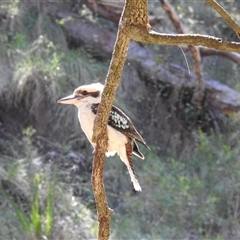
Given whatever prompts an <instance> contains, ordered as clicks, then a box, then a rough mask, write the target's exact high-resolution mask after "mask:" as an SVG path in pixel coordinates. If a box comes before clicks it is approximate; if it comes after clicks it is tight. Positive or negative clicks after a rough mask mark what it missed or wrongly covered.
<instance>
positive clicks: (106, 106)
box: [92, 14, 130, 240]
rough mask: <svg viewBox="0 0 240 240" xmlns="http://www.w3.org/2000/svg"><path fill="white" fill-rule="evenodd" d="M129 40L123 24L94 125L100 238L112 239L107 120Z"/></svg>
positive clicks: (94, 163) (102, 239) (101, 239)
mask: <svg viewBox="0 0 240 240" xmlns="http://www.w3.org/2000/svg"><path fill="white" fill-rule="evenodd" d="M123 15H124V14H123ZM120 21H121V19H120ZM129 43H130V38H128V37H127V36H126V35H125V34H124V33H123V31H122V28H121V27H119V30H118V34H117V39H116V43H115V46H114V50H113V54H112V60H111V62H110V66H109V70H108V74H107V78H106V83H105V87H104V91H103V94H102V101H101V103H100V105H99V108H98V113H97V117H96V120H95V124H94V128H93V133H94V135H93V139H92V140H93V142H96V148H95V153H94V159H93V172H92V184H93V189H94V196H95V200H96V205H97V211H98V221H99V231H98V239H100V240H107V239H109V236H110V221H111V215H112V210H111V209H110V208H109V207H108V204H107V199H106V194H105V189H104V183H103V172H104V161H105V153H106V152H107V145H108V137H107V122H108V118H109V114H110V110H111V107H112V104H113V101H114V96H115V92H116V90H117V87H118V86H119V83H120V79H121V74H122V69H123V66H124V63H125V60H126V56H127V50H128V46H129Z"/></svg>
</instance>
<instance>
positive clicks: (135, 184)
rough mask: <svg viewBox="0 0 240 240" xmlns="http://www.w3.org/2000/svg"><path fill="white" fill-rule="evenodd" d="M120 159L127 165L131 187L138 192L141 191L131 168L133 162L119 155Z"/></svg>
mask: <svg viewBox="0 0 240 240" xmlns="http://www.w3.org/2000/svg"><path fill="white" fill-rule="evenodd" d="M120 158H121V160H122V161H123V162H124V163H125V164H126V166H127V169H128V172H129V174H130V178H131V181H132V183H133V187H134V189H135V190H136V191H138V192H141V191H142V188H141V186H140V184H139V182H138V180H137V178H136V175H135V172H134V169H133V164H132V159H131V158H129V159H125V158H123V157H120Z"/></svg>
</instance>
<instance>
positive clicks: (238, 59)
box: [199, 47, 240, 65]
mask: <svg viewBox="0 0 240 240" xmlns="http://www.w3.org/2000/svg"><path fill="white" fill-rule="evenodd" d="M199 51H200V53H201V56H202V57H205V56H212V55H218V56H221V57H225V58H228V59H230V60H231V61H233V62H235V63H237V64H238V65H240V54H238V53H233V52H223V51H218V50H215V49H212V48H205V47H200V48H199Z"/></svg>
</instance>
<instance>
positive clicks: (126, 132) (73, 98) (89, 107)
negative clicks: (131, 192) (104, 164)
mask: <svg viewBox="0 0 240 240" xmlns="http://www.w3.org/2000/svg"><path fill="white" fill-rule="evenodd" d="M103 87H104V86H103V85H102V84H101V83H92V84H89V85H83V86H80V87H78V88H77V89H75V90H74V92H73V94H72V95H70V96H68V97H65V98H62V99H60V100H58V103H62V104H74V105H75V106H76V107H77V108H78V119H79V122H80V125H81V128H82V130H83V132H84V133H85V134H86V136H87V138H88V140H89V141H90V143H91V144H92V146H93V148H95V143H93V142H92V135H93V125H94V120H95V117H96V114H97V109H98V106H99V103H100V101H101V97H102V92H103ZM107 134H108V147H107V152H106V156H107V157H108V156H113V155H114V154H115V153H117V154H118V155H119V157H120V158H121V160H122V161H123V162H124V163H125V164H126V166H127V168H128V171H129V174H130V177H131V181H132V182H133V186H134V189H135V190H136V191H141V187H140V185H139V183H138V180H137V178H136V175H135V172H134V169H133V164H132V154H134V155H136V156H137V157H139V158H141V159H144V156H143V154H142V153H141V152H140V151H139V149H138V146H137V142H139V143H141V144H143V145H144V146H145V147H147V148H149V147H148V146H147V144H146V143H145V141H144V140H143V138H142V137H141V135H140V134H139V133H138V131H137V130H136V128H135V127H134V125H133V123H132V121H131V120H130V119H129V117H128V116H126V114H125V113H123V112H122V111H121V110H120V109H119V108H117V107H116V106H112V109H111V112H110V116H109V120H108V125H107Z"/></svg>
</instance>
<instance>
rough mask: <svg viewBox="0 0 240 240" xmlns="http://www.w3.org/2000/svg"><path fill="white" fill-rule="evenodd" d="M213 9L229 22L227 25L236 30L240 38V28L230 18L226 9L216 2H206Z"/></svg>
mask: <svg viewBox="0 0 240 240" xmlns="http://www.w3.org/2000/svg"><path fill="white" fill-rule="evenodd" d="M205 1H206V2H207V3H208V4H209V5H210V6H211V7H212V8H214V9H215V10H216V11H217V12H218V13H219V14H220V15H221V17H222V18H223V19H224V20H225V21H226V22H227V24H228V25H229V26H230V27H231V28H232V29H233V30H234V32H235V33H236V34H237V37H238V38H240V27H239V26H238V24H237V23H236V22H235V21H234V20H233V19H232V18H231V16H229V14H228V13H227V12H226V11H225V9H224V8H223V7H222V6H221V5H220V4H219V3H217V2H216V1H215V0H205Z"/></svg>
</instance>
